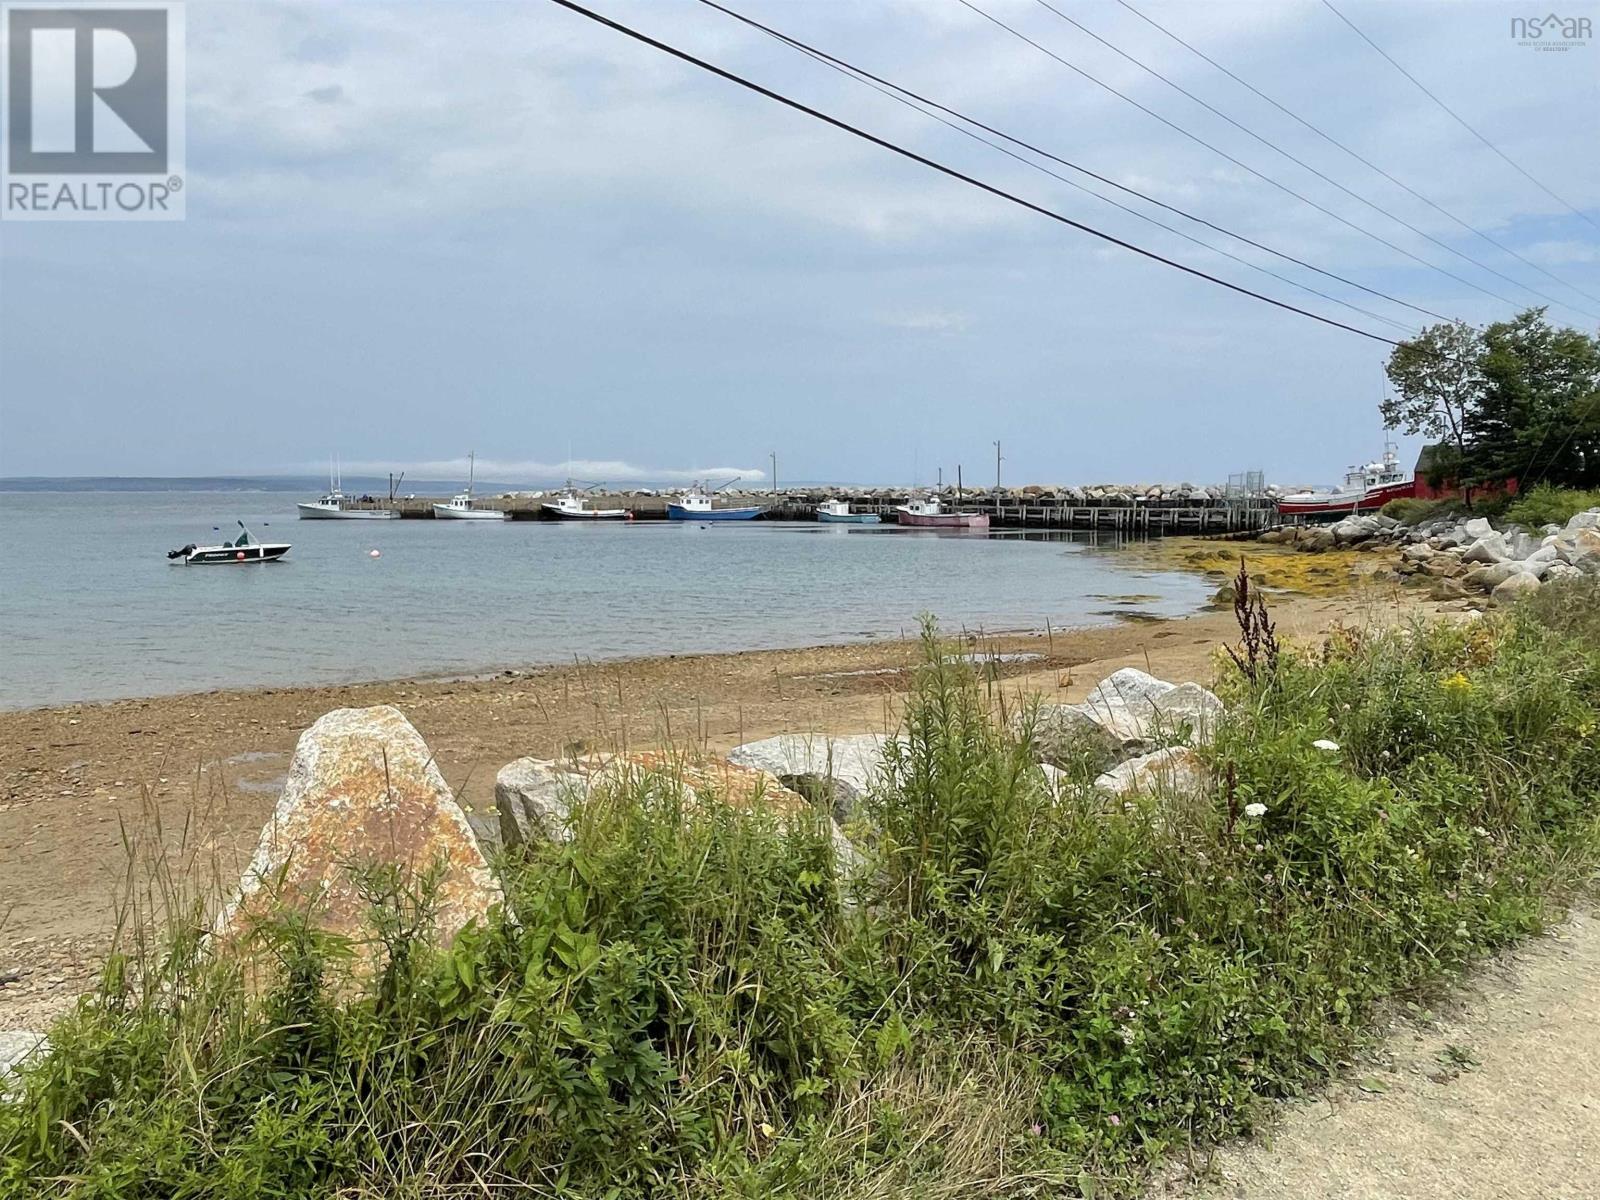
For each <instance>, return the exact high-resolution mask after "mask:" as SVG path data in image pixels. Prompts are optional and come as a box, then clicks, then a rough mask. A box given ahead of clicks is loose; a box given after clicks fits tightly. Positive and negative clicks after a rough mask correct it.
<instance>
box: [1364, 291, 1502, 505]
mask: <svg viewBox="0 0 1600 1200" xmlns="http://www.w3.org/2000/svg"><path fill="white" fill-rule="evenodd" d="M1482 357H1483V342H1482V340H1481V338H1480V335H1479V333H1478V331H1477V330H1476V329H1474V328H1473V327H1472V326H1470V325H1468V324H1467V323H1466V322H1464V321H1453V322H1443V323H1441V324H1438V325H1430V326H1429V327H1428V328H1426V329H1424V330H1423V331H1422V332H1421V333H1419V334H1417V336H1416V337H1414V338H1411V339H1409V340H1407V341H1404V342H1401V343H1400V344H1399V345H1398V346H1396V347H1395V348H1394V352H1393V353H1392V354H1390V355H1389V362H1388V365H1387V366H1386V367H1385V368H1384V373H1385V374H1386V375H1388V377H1389V382H1390V383H1391V384H1393V385H1394V389H1395V391H1394V395H1392V396H1387V397H1385V398H1384V401H1383V403H1382V404H1380V405H1379V406H1378V407H1379V411H1380V412H1382V414H1383V423H1384V426H1385V427H1386V428H1388V429H1402V430H1404V431H1405V432H1406V433H1408V434H1417V433H1422V434H1426V435H1427V436H1429V437H1432V438H1437V439H1439V441H1440V442H1441V443H1443V444H1444V445H1446V446H1448V447H1449V450H1450V452H1449V453H1448V454H1444V455H1441V456H1440V458H1439V460H1438V461H1439V462H1440V463H1441V464H1443V465H1442V468H1441V470H1440V473H1441V474H1442V475H1445V476H1453V477H1455V478H1457V479H1463V482H1464V474H1465V465H1466V463H1467V461H1468V454H1467V437H1468V434H1467V427H1468V420H1469V418H1470V416H1471V414H1472V412H1473V410H1474V408H1475V407H1476V406H1477V404H1478V402H1479V400H1480V398H1481V396H1482V393H1483V384H1484V379H1483V373H1482V370H1481V369H1480V360H1481V359H1482ZM1464 494H1465V493H1464ZM1467 502H1468V504H1469V505H1470V504H1471V497H1470V495H1467Z"/></svg>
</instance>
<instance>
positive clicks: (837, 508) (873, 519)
mask: <svg viewBox="0 0 1600 1200" xmlns="http://www.w3.org/2000/svg"><path fill="white" fill-rule="evenodd" d="M817 520H819V521H822V522H824V523H826V524H833V525H876V524H877V523H878V520H879V518H878V514H877V513H858V512H851V511H850V501H848V500H824V501H823V502H822V503H821V504H819V505H817Z"/></svg>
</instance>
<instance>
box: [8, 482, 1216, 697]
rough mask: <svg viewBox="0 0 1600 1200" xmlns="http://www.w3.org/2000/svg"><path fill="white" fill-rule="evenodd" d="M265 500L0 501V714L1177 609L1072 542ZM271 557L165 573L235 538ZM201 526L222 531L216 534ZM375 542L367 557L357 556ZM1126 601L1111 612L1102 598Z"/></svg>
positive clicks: (1156, 579) (181, 496) (1173, 594)
mask: <svg viewBox="0 0 1600 1200" xmlns="http://www.w3.org/2000/svg"><path fill="white" fill-rule="evenodd" d="M297 498H311V497H295V496H286V495H284V494H283V493H281V492H276V493H275V492H255V493H251V492H239V491H229V492H73V493H67V492H42V491H40V492H8V493H0V707H6V708H19V707H29V706H34V705H43V704H56V703H63V702H67V701H77V700H98V699H110V698H115V697H122V696H141V695H156V694H163V693H181V692H191V691H202V690H206V689H210V688H233V687H251V686H283V685H291V684H325V683H339V682H353V681H359V680H371V679H388V678H399V677H405V676H414V675H424V674H448V673H472V672H478V671H490V670H499V669H502V668H506V667H524V666H531V665H538V664H548V663H559V662H570V661H572V660H573V659H574V657H577V658H586V659H603V658H615V657H624V656H633V655H647V654H667V653H680V654H681V653H692V652H701V651H723V650H744V649H755V648H771V647H785V646H805V645H813V644H818V643H823V642H843V641H857V640H867V639H872V638H883V637H895V636H899V635H902V634H906V633H910V632H914V631H915V629H916V627H917V620H918V616H919V614H921V613H925V612H931V613H933V614H934V615H935V616H937V617H938V618H939V619H940V621H941V622H942V623H943V624H944V625H945V626H946V627H947V628H950V629H959V628H963V627H964V628H968V629H986V630H991V631H998V630H1004V629H1017V628H1025V627H1042V626H1043V625H1044V623H1045V622H1046V621H1049V622H1051V623H1052V624H1053V625H1055V626H1056V627H1062V626H1071V625H1085V624H1093V623H1097V622H1104V621H1107V620H1109V619H1110V618H1108V617H1106V616H1105V615H1103V614H1104V613H1106V612H1107V611H1115V610H1117V609H1118V608H1119V607H1121V608H1128V607H1132V608H1137V609H1138V610H1140V611H1143V612H1147V613H1154V614H1161V615H1181V614H1185V613H1188V612H1192V611H1194V610H1195V609H1196V608H1198V607H1199V606H1200V605H1201V604H1203V603H1204V602H1205V600H1206V598H1207V596H1208V595H1209V593H1210V591H1211V588H1210V586H1208V585H1207V584H1206V583H1205V582H1204V581H1203V580H1201V579H1199V578H1197V577H1194V576H1190V575H1185V574H1181V573H1175V572H1165V571H1152V570H1148V569H1143V568H1141V567H1139V566H1138V565H1136V564H1135V563H1134V562H1132V561H1131V560H1129V559H1127V558H1125V557H1124V556H1122V555H1120V554H1118V553H1117V552H1116V551H1115V550H1111V551H1107V550H1105V549H1103V548H1095V547H1093V546H1091V545H1089V544H1088V543H1087V542H1086V541H1081V540H1072V539H1071V538H1062V539H1060V540H1042V539H1036V538H1035V539H1030V538H1024V537H1021V536H1018V535H1007V534H1003V533H995V534H990V535H987V536H985V535H982V534H973V533H936V532H931V531H914V530H903V529H896V528H894V527H893V526H879V527H872V526H845V525H816V524H789V523H779V522H766V521H755V522H735V523H723V524H716V525H697V524H678V523H667V522H634V523H628V524H605V525H575V524H558V523H551V522H543V521H538V522H531V521H508V522H498V521H495V522H487V521H381V522H380V521H369V522H363V521H301V520H297V519H296V516H295V508H294V500H295V499H297ZM236 519H242V520H243V521H244V522H245V524H246V525H247V526H249V527H250V529H251V531H252V532H253V533H254V534H255V536H256V537H258V538H259V539H260V540H262V541H288V542H291V543H293V546H294V548H293V550H291V551H290V553H289V555H288V557H287V558H285V559H284V560H283V561H282V562H280V563H273V564H265V565H251V566H241V567H233V566H213V567H181V566H173V565H171V564H170V563H169V562H168V561H167V558H166V552H167V551H168V550H169V549H173V548H175V547H178V546H182V545H184V544H185V543H187V542H196V543H199V544H202V545H204V544H210V543H214V542H217V541H220V540H221V539H222V538H223V537H225V536H229V535H230V534H233V535H236V534H237V533H238V527H237V526H236V525H235V524H234V522H235V520H236ZM214 527H215V528H214ZM372 550H377V551H379V557H377V558H374V557H372V556H371V554H370V551H372ZM1127 594H1140V595H1142V596H1144V597H1146V598H1145V599H1141V600H1139V601H1138V602H1136V603H1129V604H1123V605H1120V606H1119V605H1118V604H1117V603H1115V601H1114V600H1111V599H1108V597H1117V596H1123V595H1127Z"/></svg>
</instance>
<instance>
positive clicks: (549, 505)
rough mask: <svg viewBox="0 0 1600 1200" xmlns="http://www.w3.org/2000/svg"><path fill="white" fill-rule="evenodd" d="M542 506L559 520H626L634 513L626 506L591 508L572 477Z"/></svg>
mask: <svg viewBox="0 0 1600 1200" xmlns="http://www.w3.org/2000/svg"><path fill="white" fill-rule="evenodd" d="M542 507H543V509H544V515H545V516H547V517H553V518H554V519H556V520H557V521H626V520H627V519H628V518H629V517H630V516H631V515H632V514H631V513H629V512H628V510H627V509H625V508H590V507H589V506H588V504H587V503H586V502H585V501H584V498H583V496H582V495H581V494H579V492H578V490H577V489H576V488H574V487H573V486H572V480H570V479H569V480H567V486H566V487H565V488H564V489H563V490H562V491H561V493H560V494H559V495H557V496H556V498H555V499H554V500H553V501H551V500H546V501H545V502H544V504H543V506H542Z"/></svg>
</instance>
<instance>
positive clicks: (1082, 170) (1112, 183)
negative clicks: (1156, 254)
mask: <svg viewBox="0 0 1600 1200" xmlns="http://www.w3.org/2000/svg"><path fill="white" fill-rule="evenodd" d="M700 3H701V4H704V5H705V6H706V7H708V8H714V9H716V10H717V11H718V12H720V13H724V14H726V15H727V16H730V17H732V18H733V19H734V20H736V21H740V22H742V23H743V24H745V25H748V26H750V27H751V28H753V29H758V30H760V31H761V32H762V33H765V34H767V35H768V36H770V37H773V38H776V39H778V40H779V41H781V42H784V43H786V44H788V45H790V46H792V47H794V48H795V49H798V50H802V51H804V52H805V53H807V54H810V55H812V56H813V57H815V58H819V59H821V60H823V61H825V62H827V63H829V64H830V65H832V66H834V67H836V68H839V69H842V70H844V71H846V72H848V73H851V74H853V75H856V76H860V77H862V78H864V79H867V80H871V81H872V82H874V83H878V84H882V85H883V86H884V87H887V88H890V89H892V90H893V91H895V92H899V93H900V94H901V95H903V96H906V97H909V98H910V99H911V100H914V101H916V102H917V103H918V104H924V105H927V106H928V107H929V108H934V109H937V110H939V111H940V112H942V113H946V114H948V115H949V116H952V117H955V118H956V119H957V120H959V121H965V122H966V123H967V124H968V125H971V126H973V127H974V128H977V129H981V130H983V131H984V132H985V133H991V134H993V135H994V136H995V137H998V138H1002V139H1004V140H1005V141H1007V142H1010V143H1011V144H1012V145H1013V146H1020V147H1021V148H1022V149H1024V150H1027V151H1029V152H1031V153H1033V154H1037V155H1039V156H1040V157H1041V158H1047V159H1049V160H1050V161H1051V162H1056V163H1060V164H1061V165H1062V166H1064V167H1066V168H1068V169H1069V170H1072V171H1076V172H1078V173H1079V174H1080V175H1085V176H1087V177H1089V178H1090V179H1093V180H1096V181H1097V182H1099V183H1103V184H1106V185H1107V186H1108V187H1114V188H1116V189H1117V190H1118V191H1120V192H1123V193H1125V194H1127V195H1130V196H1137V197H1138V198H1139V199H1140V200H1143V201H1144V202H1145V203H1147V204H1153V205H1155V206H1156V207H1157V208H1162V209H1165V210H1166V211H1167V212H1170V213H1175V214H1177V215H1178V216H1180V217H1183V218H1184V219H1185V220H1189V221H1193V222H1194V223H1195V224H1197V225H1204V226H1205V227H1206V228H1207V229H1213V230H1215V231H1216V232H1218V233H1221V234H1225V235H1226V236H1228V237H1231V238H1233V239H1235V240H1236V241H1240V242H1243V243H1244V244H1245V245H1247V246H1253V247H1255V248H1256V249H1257V250H1261V251H1264V252H1265V253H1267V254H1271V255H1273V256H1274V257H1277V258H1281V259H1283V260H1284V261H1285V262H1291V263H1294V264H1295V266H1297V267H1304V268H1305V269H1306V270H1308V271H1314V272H1316V273H1317V274H1318V275H1321V276H1323V277H1325V278H1327V279H1332V280H1335V281H1337V282H1339V283H1342V284H1345V285H1346V286H1348V287H1353V288H1356V289H1357V290H1359V291H1363V292H1366V293H1367V294H1368V295H1369V296H1376V297H1378V298H1379V299H1382V300H1387V301H1389V302H1390V303H1391V304H1398V305H1400V306H1401V307H1402V308H1409V309H1411V310H1412V311H1413V312H1418V313H1421V314H1422V315H1423V316H1426V317H1432V318H1434V319H1435V320H1438V321H1450V320H1452V318H1450V317H1447V316H1445V315H1444V314H1442V313H1437V312H1434V311H1433V310H1432V309H1431V308H1423V307H1421V306H1419V305H1416V304H1412V303H1411V302H1410V301H1408V300H1402V299H1400V298H1399V297H1398V296H1391V295H1390V294H1389V293H1388V292H1383V291H1379V290H1377V289H1376V288H1371V287H1368V286H1367V285H1366V284H1363V283H1357V282H1356V281H1355V280H1353V279H1347V278H1345V277H1344V276H1343V275H1338V274H1335V273H1334V272H1332V271H1328V270H1325V269H1323V268H1322V267H1319V266H1316V265H1315V264H1313V263H1309V262H1306V261H1305V260H1304V259H1300V258H1296V257H1295V256H1294V255H1292V254H1289V253H1286V252H1285V251H1282V250H1277V249H1274V248H1273V247H1271V246H1268V245H1266V244H1264V243H1262V242H1258V241H1255V240H1254V239H1253V238H1249V237H1246V236H1245V235H1244V234H1242V233H1238V232H1236V231H1234V230H1232V229H1229V228H1227V227H1226V226H1223V225H1218V224H1216V223H1215V222H1214V221H1208V220H1206V218H1204V217H1199V216H1196V215H1195V214H1194V213H1192V212H1188V211H1186V210H1184V209H1181V208H1178V207H1176V206H1174V205H1171V204H1168V203H1166V202H1165V201H1163V200H1158V199H1156V198H1155V197H1154V196H1151V195H1148V194H1147V193H1145V192H1141V191H1139V190H1138V189H1137V188H1132V187H1128V186H1127V185H1126V184H1122V183H1118V182H1117V181H1116V180H1115V179H1110V178H1107V177H1106V176H1104V175H1100V174H1098V173H1096V172H1094V171H1091V170H1090V169H1089V168H1088V167H1085V166H1083V165H1081V164H1079V163H1075V162H1073V161H1072V160H1070V159H1066V158H1062V157H1061V156H1060V155H1058V154H1053V153H1051V152H1050V151H1049V150H1044V149H1041V148H1040V147H1038V146H1036V145H1034V144H1032V143H1031V142H1025V141H1023V140H1022V139H1020V138H1016V137H1013V136H1012V135H1011V134H1009V133H1006V132H1005V131H1004V130H1001V129H996V128H995V127H994V126H992V125H986V124H984V122H982V121H980V120H978V119H977V118H976V117H971V116H968V115H967V114H965V113H963V112H959V111H958V110H956V109H953V108H950V107H949V106H948V105H944V104H941V103H939V102H938V101H937V100H932V99H930V98H929V97H927V96H924V95H921V94H919V93H917V92H914V91H912V90H911V89H910V88H907V87H904V86H902V85H900V84H898V83H895V82H893V81H892V80H888V79H885V78H883V77H882V76H881V75H874V74H873V73H872V72H871V71H868V70H867V69H866V68H864V67H859V66H856V65H855V64H854V63H850V62H846V61H845V60H844V59H842V58H839V57H837V56H835V55H832V54H829V53H828V52H827V51H826V50H819V49H818V48H817V47H815V46H812V45H809V44H808V43H806V42H802V41H800V40H799V39H797V38H794V37H792V36H790V35H789V34H786V33H784V32H782V31H781V30H778V29H774V28H772V27H771V26H770V25H763V24H762V23H761V22H760V21H757V20H756V19H755V18H754V17H749V16H746V15H745V14H743V13H740V12H736V11H735V10H733V9H731V8H727V7H725V6H724V5H722V4H719V3H717V0H700ZM929 115H932V114H929ZM962 132H966V131H965V130H963V131H962ZM980 140H981V139H980ZM989 144H990V145H993V143H989ZM997 148H998V147H997ZM1022 161H1024V162H1026V161H1027V160H1026V159H1024V160H1022ZM1029 165H1030V166H1037V164H1034V163H1029ZM1047 173H1048V174H1051V175H1053V176H1054V177H1055V178H1057V179H1060V178H1061V177H1060V176H1059V175H1055V174H1054V172H1047ZM1063 182H1067V183H1070V182H1071V181H1070V180H1063ZM1090 194H1091V195H1098V193H1096V192H1090ZM1101 198H1102V199H1105V197H1101ZM1107 203H1112V202H1111V201H1107ZM1140 215H1142V214H1140ZM1162 227H1163V228H1171V227H1170V226H1162ZM1180 236H1182V235H1180ZM1201 244H1202V245H1204V244H1205V243H1201ZM1218 253H1223V251H1218ZM1279 278H1281V276H1279ZM1317 294H1318V295H1320V294H1321V293H1317ZM1341 303H1342V302H1341ZM1359 311H1362V312H1365V311H1366V310H1365V309H1362V310H1359Z"/></svg>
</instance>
